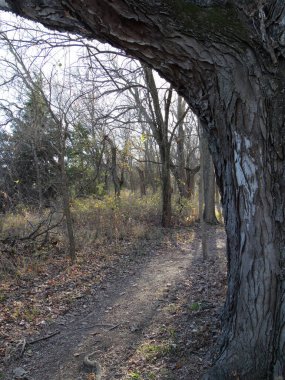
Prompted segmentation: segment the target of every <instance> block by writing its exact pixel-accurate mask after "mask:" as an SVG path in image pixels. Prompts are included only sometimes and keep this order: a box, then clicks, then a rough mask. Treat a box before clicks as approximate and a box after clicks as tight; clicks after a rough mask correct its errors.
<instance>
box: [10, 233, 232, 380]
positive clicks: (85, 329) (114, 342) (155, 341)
mask: <svg viewBox="0 0 285 380" xmlns="http://www.w3.org/2000/svg"><path fill="white" fill-rule="evenodd" d="M207 235H208V247H209V258H208V259H207V260H205V261H203V259H202V252H201V239H200V229H199V226H192V227H189V228H173V229H169V230H168V229H164V230H162V232H161V237H160V238H159V239H153V240H148V241H147V240H145V241H144V242H143V244H141V245H140V246H138V247H137V248H136V249H131V248H130V250H127V249H126V250H125V251H124V252H122V253H121V254H120V255H119V256H118V257H117V258H116V260H113V261H112V260H111V261H109V262H108V261H107V263H105V264H104V266H102V267H101V269H100V268H99V269H100V271H101V274H102V273H103V274H104V275H101V277H100V281H95V283H93V284H92V286H91V287H90V289H89V291H88V292H87V293H86V294H84V295H83V296H81V297H79V298H78V299H77V300H76V302H74V303H72V304H71V305H70V307H69V309H68V310H67V311H66V310H65V311H64V313H63V314H62V315H59V316H58V317H57V318H56V320H54V321H51V322H49V323H47V324H45V325H43V327H41V328H40V329H39V331H38V332H37V334H35V335H33V336H31V335H29V336H22V337H21V340H20V339H19V340H17V341H15V342H14V345H13V349H12V348H11V349H10V353H9V355H8V354H7V352H6V356H5V358H4V359H5V360H4V364H3V368H4V369H3V372H2V373H3V376H2V379H5V380H12V379H17V378H22V379H27V380H92V379H93V380H96V376H95V374H94V373H93V372H92V368H87V367H86V368H85V367H84V365H83V359H84V357H85V355H87V354H89V353H91V352H92V353H93V352H94V353H95V354H94V355H93V356H94V357H96V360H97V361H98V362H99V363H100V366H101V368H102V380H107V379H108V380H112V379H124V380H127V379H138V380H140V379H146V380H152V379H159V380H160V379H161V380H176V379H177V380H189V379H192V380H196V379H201V378H202V375H203V373H204V372H205V371H206V370H207V368H209V367H210V366H211V364H212V362H213V360H214V359H215V356H216V355H217V339H218V336H219V333H220V316H221V311H222V306H223V302H224V298H225V292H226V258H225V233H224V229H223V227H221V226H209V227H208V231H207ZM90 265H92V263H91V264H90ZM96 270H97V271H98V268H97V269H96ZM94 271H95V268H94ZM17 373H18V375H17ZM21 373H22V374H21ZM17 376H18V377H17Z"/></svg>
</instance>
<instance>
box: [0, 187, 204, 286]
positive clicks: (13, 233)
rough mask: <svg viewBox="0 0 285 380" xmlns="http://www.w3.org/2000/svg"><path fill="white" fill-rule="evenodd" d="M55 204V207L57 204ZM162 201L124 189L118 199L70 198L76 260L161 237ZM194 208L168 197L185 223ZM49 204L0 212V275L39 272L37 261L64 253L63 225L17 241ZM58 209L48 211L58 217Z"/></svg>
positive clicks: (180, 221)
mask: <svg viewBox="0 0 285 380" xmlns="http://www.w3.org/2000/svg"><path fill="white" fill-rule="evenodd" d="M58 209H59V208H58ZM160 209H161V202H160V196H159V194H149V195H147V196H145V197H139V196H138V195H137V194H134V193H131V192H128V191H123V192H122V195H121V197H120V199H115V198H114V196H111V195H108V196H105V197H103V198H102V199H98V198H95V197H89V198H84V199H75V200H73V201H72V215H73V221H74V231H75V238H76V248H77V252H78V260H80V261H82V260H84V257H85V256H86V257H87V256H88V254H94V253H95V252H98V250H100V252H101V253H102V251H104V254H105V255H106V256H107V255H108V251H110V250H112V251H114V250H117V251H120V250H121V249H122V246H124V245H125V244H126V243H128V244H130V246H131V247H133V248H135V249H136V248H140V247H141V246H143V245H144V244H145V243H146V241H148V240H160V239H161V234H162V230H161V228H160ZM197 210H198V208H197V207H195V205H194V204H193V203H191V202H190V201H188V200H183V202H181V201H179V200H178V199H175V198H174V199H173V223H174V224H175V225H179V224H190V223H192V222H193V221H194V220H195V219H197V214H198V212H197ZM49 212H50V210H46V211H45V212H44V213H42V214H39V213H38V212H36V211H33V210H30V209H27V208H24V207H21V208H20V209H19V210H18V212H16V213H8V214H6V215H0V241H2V242H3V241H5V239H7V238H8V239H10V241H11V240H12V241H13V240H15V241H16V243H15V244H12V245H9V244H8V245H7V244H1V242H0V279H1V278H2V279H3V277H5V276H11V275H12V276H17V275H21V274H23V273H25V274H26V275H31V274H32V273H34V274H40V273H41V272H42V271H43V270H44V269H43V266H42V264H46V262H47V261H51V260H52V259H53V257H54V256H55V255H57V256H58V255H60V256H62V255H64V254H65V249H66V247H67V242H66V237H65V228H64V226H63V225H60V226H59V227H57V228H55V229H53V230H52V231H51V232H49V234H48V235H42V236H41V237H40V238H39V239H35V240H31V241H30V240H27V241H26V240H25V241H21V240H19V238H20V239H21V238H23V237H24V236H28V235H29V234H30V233H31V231H33V229H34V228H35V226H37V225H38V224H39V223H41V221H42V220H44V219H45V218H47V217H48V214H49ZM60 217H61V214H60V213H56V214H54V215H53V220H59V219H60Z"/></svg>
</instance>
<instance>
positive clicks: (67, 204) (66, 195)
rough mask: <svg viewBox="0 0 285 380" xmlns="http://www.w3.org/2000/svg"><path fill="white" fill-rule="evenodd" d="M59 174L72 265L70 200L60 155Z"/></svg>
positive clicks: (73, 240) (73, 245) (73, 252)
mask: <svg viewBox="0 0 285 380" xmlns="http://www.w3.org/2000/svg"><path fill="white" fill-rule="evenodd" d="M60 174H61V194H62V205H63V213H64V216H65V223H66V231H67V237H68V244H69V250H68V252H69V257H70V260H71V262H72V263H74V261H75V259H76V250H75V238H74V231H73V221H72V215H71V210H70V198H69V189H68V181H67V175H66V169H65V162H64V154H61V155H60Z"/></svg>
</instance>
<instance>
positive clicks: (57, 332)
mask: <svg viewBox="0 0 285 380" xmlns="http://www.w3.org/2000/svg"><path fill="white" fill-rule="evenodd" d="M57 334H60V331H59V330H58V331H55V332H53V333H51V334H49V335H45V336H43V337H41V338H38V339H34V340H31V341H30V342H27V344H34V343H38V342H40V341H41V340H46V339H49V338H51V337H53V336H55V335H57Z"/></svg>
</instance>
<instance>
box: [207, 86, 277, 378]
mask: <svg viewBox="0 0 285 380" xmlns="http://www.w3.org/2000/svg"><path fill="white" fill-rule="evenodd" d="M280 85H281V83H280ZM282 87H283V88H284V83H282ZM233 90H234V89H233ZM282 98H283V96H282V97H281V96H280V95H279V96H276V97H272V99H269V98H267V99H263V95H262V94H259V93H257V94H256V97H253V98H251V97H250V96H248V97H247V101H246V103H242V102H241V99H238V98H236V99H234V101H235V102H236V107H235V109H234V110H233V112H229V111H228V112H226V113H225V116H224V120H222V117H223V116H222V115H221V116H222V117H220V120H218V117H217V122H218V123H221V124H223V125H224V127H225V129H224V131H225V134H226V136H225V137H226V139H227V141H228V144H229V146H230V147H231V149H228V150H227V152H226V151H224V154H223V157H220V156H218V155H217V152H214V160H215V166H216V169H217V172H218V178H219V184H220V187H221V191H222V197H223V205H224V214H225V215H224V216H225V222H226V231H227V240H228V264H229V265H228V270H229V274H228V276H229V277H228V294H227V301H226V306H225V312H224V317H223V329H224V331H223V337H224V341H223V348H222V351H221V357H220V359H219V363H221V365H220V366H216V367H215V369H214V370H213V372H212V373H210V375H209V378H211V379H224V378H235V377H234V372H235V373H236V374H237V375H236V376H240V377H241V378H242V379H266V378H272V377H273V374H274V375H280V376H281V378H284V376H285V366H284V339H285V334H284V333H285V330H284V322H285V318H284V317H285V314H284V311H285V307H284V306H285V304H284V275H283V271H284V269H283V266H284V252H285V250H284V224H283V223H284V219H283V218H284V193H283V192H284V184H283V180H282V177H283V178H284V164H282V160H283V155H284V126H283V123H284V121H283V120H284V116H285V114H284V111H285V109H284V106H285V99H284V98H283V99H282ZM228 118H230V120H234V121H235V123H233V124H231V125H230V127H229V126H227V124H226V120H227V119H228ZM209 132H210V131H209V130H208V133H209ZM210 133H211V132H210ZM224 141H225V140H224ZM213 148H214V147H213V146H212V149H213ZM232 148H233V149H232ZM282 376H283V377H282Z"/></svg>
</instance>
